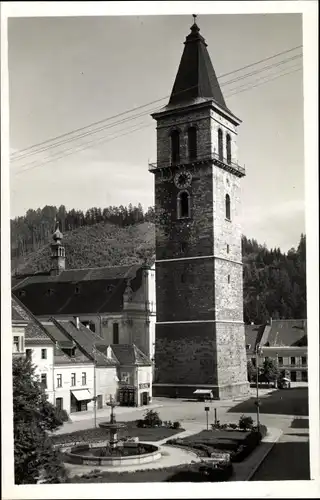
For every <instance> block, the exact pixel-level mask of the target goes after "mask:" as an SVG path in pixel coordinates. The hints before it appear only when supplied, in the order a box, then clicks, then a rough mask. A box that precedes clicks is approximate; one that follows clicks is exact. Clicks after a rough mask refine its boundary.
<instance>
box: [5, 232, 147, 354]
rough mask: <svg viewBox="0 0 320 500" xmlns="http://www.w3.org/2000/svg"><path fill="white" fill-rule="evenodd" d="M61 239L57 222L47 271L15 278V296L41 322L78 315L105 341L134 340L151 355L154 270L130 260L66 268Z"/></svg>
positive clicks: (125, 341) (111, 342)
mask: <svg viewBox="0 0 320 500" xmlns="http://www.w3.org/2000/svg"><path fill="white" fill-rule="evenodd" d="M62 238H63V235H62V233H61V232H60V230H59V226H58V224H57V227H56V231H55V232H54V234H53V243H52V245H51V247H52V255H51V259H52V269H51V271H49V272H41V273H36V274H34V275H20V276H13V278H12V285H13V286H12V291H13V294H14V295H15V296H16V297H18V298H19V299H20V301H21V302H23V304H25V306H26V307H27V308H28V309H29V310H30V311H32V313H33V314H34V315H35V316H36V317H37V318H39V319H40V320H41V321H47V320H49V318H50V317H52V316H53V317H54V318H55V319H61V320H69V321H70V320H71V321H72V320H73V318H74V317H78V318H79V319H80V321H81V322H82V323H83V324H85V325H88V326H89V327H90V329H91V330H92V331H93V332H95V333H97V334H98V335H99V337H100V338H101V339H103V340H104V341H106V342H107V343H109V344H115V343H120V344H130V343H135V344H136V345H137V346H138V347H139V348H140V349H141V350H142V351H143V352H144V353H145V354H146V355H147V356H149V358H153V349H154V331H155V270H154V268H152V267H151V268H150V267H147V266H145V265H142V264H133V265H122V266H110V267H99V268H86V269H65V260H66V257H67V256H66V254H65V248H64V246H63V244H62Z"/></svg>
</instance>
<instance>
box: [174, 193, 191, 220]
mask: <svg viewBox="0 0 320 500" xmlns="http://www.w3.org/2000/svg"><path fill="white" fill-rule="evenodd" d="M177 205H178V206H177V212H178V219H185V218H187V217H190V195H189V193H188V191H182V192H181V193H179V194H178V200H177Z"/></svg>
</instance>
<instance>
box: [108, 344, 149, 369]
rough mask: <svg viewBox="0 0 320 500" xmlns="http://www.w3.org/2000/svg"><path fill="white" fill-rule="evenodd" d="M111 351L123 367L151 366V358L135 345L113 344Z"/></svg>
mask: <svg viewBox="0 0 320 500" xmlns="http://www.w3.org/2000/svg"><path fill="white" fill-rule="evenodd" d="M111 349H112V351H113V352H114V355H115V356H116V358H117V359H118V361H119V363H120V365H123V366H151V362H150V360H149V358H148V357H147V356H146V355H145V354H143V352H142V351H140V349H139V348H138V347H137V346H136V345H135V344H112V345H111Z"/></svg>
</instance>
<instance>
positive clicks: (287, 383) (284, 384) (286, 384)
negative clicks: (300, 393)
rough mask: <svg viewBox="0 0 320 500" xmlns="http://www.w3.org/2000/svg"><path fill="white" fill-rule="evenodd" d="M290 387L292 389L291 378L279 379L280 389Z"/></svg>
mask: <svg viewBox="0 0 320 500" xmlns="http://www.w3.org/2000/svg"><path fill="white" fill-rule="evenodd" d="M290 387H291V380H290V379H289V378H286V377H283V378H281V379H279V382H278V388H279V389H290Z"/></svg>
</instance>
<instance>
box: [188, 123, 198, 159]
mask: <svg viewBox="0 0 320 500" xmlns="http://www.w3.org/2000/svg"><path fill="white" fill-rule="evenodd" d="M188 153H189V160H195V159H196V158H197V129H196V127H190V128H188Z"/></svg>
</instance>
